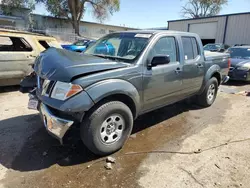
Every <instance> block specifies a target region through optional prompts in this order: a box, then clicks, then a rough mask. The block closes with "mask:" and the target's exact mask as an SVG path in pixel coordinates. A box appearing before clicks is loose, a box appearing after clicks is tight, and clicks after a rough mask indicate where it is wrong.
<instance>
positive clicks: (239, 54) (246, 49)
mask: <svg viewBox="0 0 250 188" xmlns="http://www.w3.org/2000/svg"><path fill="white" fill-rule="evenodd" d="M227 53H229V54H230V57H231V67H230V70H229V76H230V79H232V80H243V81H250V45H249V46H235V47H232V48H229V49H228V50H227Z"/></svg>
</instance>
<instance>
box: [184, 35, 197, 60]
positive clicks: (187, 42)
mask: <svg viewBox="0 0 250 188" xmlns="http://www.w3.org/2000/svg"><path fill="white" fill-rule="evenodd" d="M181 39H182V45H183V50H184V58H185V60H191V59H195V58H196V57H197V56H198V55H199V54H200V52H199V48H198V45H197V40H196V39H195V38H194V37H182V38H181Z"/></svg>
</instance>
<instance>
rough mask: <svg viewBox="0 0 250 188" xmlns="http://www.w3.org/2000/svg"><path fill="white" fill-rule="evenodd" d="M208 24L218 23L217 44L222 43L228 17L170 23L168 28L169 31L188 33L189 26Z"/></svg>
mask: <svg viewBox="0 0 250 188" xmlns="http://www.w3.org/2000/svg"><path fill="white" fill-rule="evenodd" d="M206 22H217V33H216V38H215V41H216V43H222V42H223V37H224V30H225V24H226V16H225V17H224V16H223V17H214V18H204V19H194V20H181V21H170V22H168V28H169V30H176V31H185V32H187V31H188V27H189V24H195V23H206ZM208 32H209V31H208Z"/></svg>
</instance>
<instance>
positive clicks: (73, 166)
mask: <svg viewBox="0 0 250 188" xmlns="http://www.w3.org/2000/svg"><path fill="white" fill-rule="evenodd" d="M233 84H235V83H233ZM11 90H12V88H11V89H10V88H4V89H3V88H2V91H1V93H0V143H1V144H0V188H5V187H10V188H15V187H18V188H22V187H25V188H28V187H32V188H33V187H39V188H40V187H41V188H42V187H55V188H59V187H154V188H155V187H170V188H183V187H192V188H196V187H197V188H199V187H223V188H224V187H246V188H248V187H249V185H250V177H249V174H250V126H249V122H250V97H248V96H244V95H243V93H238V92H240V91H245V90H250V85H239V86H237V87H236V86H228V85H227V86H221V91H220V92H219V96H218V98H217V100H216V102H215V104H214V105H213V106H212V107H210V108H206V109H201V108H199V107H197V106H195V105H187V104H184V103H178V104H175V105H171V106H169V107H165V108H162V109H159V110H157V111H154V112H151V113H148V114H145V115H143V116H141V117H140V118H139V119H138V120H136V122H135V125H134V130H133V135H132V136H131V138H130V139H129V141H128V142H127V143H126V145H125V147H124V148H123V149H122V151H120V152H118V153H116V154H114V155H113V157H115V158H116V163H115V164H114V165H113V169H112V170H106V169H105V168H104V165H105V162H104V161H103V159H100V158H97V157H95V156H94V155H93V154H91V153H90V152H89V151H88V150H87V149H86V148H85V147H84V146H83V144H82V143H81V141H79V140H76V139H70V138H69V140H68V141H67V143H66V145H65V146H60V145H59V143H58V141H57V140H55V139H54V138H52V137H51V136H49V135H48V134H47V132H46V131H45V129H44V127H43V124H42V122H41V120H40V118H39V116H38V113H37V112H36V111H31V110H28V109H27V108H26V106H27V101H28V96H27V95H23V94H21V93H19V92H18V91H16V88H14V89H13V91H11ZM232 93H238V94H232ZM75 134H76V135H77V134H78V132H76V133H75ZM132 152H139V153H132ZM140 152H141V153H140ZM88 166H89V168H88Z"/></svg>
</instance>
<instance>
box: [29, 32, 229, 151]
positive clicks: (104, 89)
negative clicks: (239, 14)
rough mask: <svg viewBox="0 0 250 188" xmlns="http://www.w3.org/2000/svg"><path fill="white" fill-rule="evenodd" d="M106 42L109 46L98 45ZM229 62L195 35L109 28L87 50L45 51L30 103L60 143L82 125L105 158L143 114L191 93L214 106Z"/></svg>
mask: <svg viewBox="0 0 250 188" xmlns="http://www.w3.org/2000/svg"><path fill="white" fill-rule="evenodd" d="M107 43H108V44H112V46H113V49H112V50H110V49H109V47H108V46H109V45H106V48H102V50H99V49H100V48H99V46H105V44H107ZM229 67H230V61H229V55H227V54H223V53H216V52H206V54H204V52H203V46H202V43H201V40H200V38H199V36H198V35H196V34H192V33H185V32H175V31H143V30H140V31H126V32H118V33H112V34H109V35H106V36H104V37H103V38H101V39H99V40H98V41H97V42H96V43H95V44H93V45H92V46H90V47H89V48H88V49H87V50H86V52H85V53H84V54H78V53H75V52H70V51H66V50H63V49H56V48H50V49H48V50H46V51H45V52H43V53H41V55H40V56H39V57H38V58H37V59H36V61H35V66H34V70H35V73H36V75H37V87H36V91H35V92H33V93H35V94H34V95H30V101H29V108H32V109H38V110H39V111H40V114H41V117H42V121H43V122H44V125H45V127H46V129H47V131H48V132H49V133H50V134H52V135H53V136H55V137H56V138H58V139H59V140H60V141H61V143H62V142H63V137H64V136H65V133H66V132H67V131H68V130H69V129H70V128H72V127H73V126H79V128H80V135H81V139H82V141H83V143H84V144H85V145H86V146H87V147H88V148H89V150H91V151H92V152H93V153H95V154H97V155H108V154H111V153H113V152H115V151H117V150H119V149H120V148H121V147H122V146H123V145H124V143H125V141H126V140H127V139H128V137H129V135H130V133H131V130H132V128H133V121H134V120H135V119H136V118H137V117H138V116H139V115H141V114H144V113H146V112H149V111H152V110H155V109H157V108H161V107H163V106H166V105H169V104H172V103H175V102H177V101H181V100H183V99H187V98H190V97H194V98H195V100H194V102H196V103H198V104H200V105H201V106H203V107H208V106H211V105H212V104H213V102H214V100H215V98H216V94H217V91H218V86H219V85H220V84H221V83H222V82H226V81H227V80H228V79H229V78H228V76H227V75H228V68H229Z"/></svg>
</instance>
